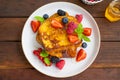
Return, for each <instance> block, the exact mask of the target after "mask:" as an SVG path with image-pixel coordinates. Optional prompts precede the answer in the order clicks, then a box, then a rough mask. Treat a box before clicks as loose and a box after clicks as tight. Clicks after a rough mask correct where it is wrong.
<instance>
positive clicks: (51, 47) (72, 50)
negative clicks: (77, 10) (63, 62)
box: [37, 14, 81, 57]
mask: <svg viewBox="0 0 120 80" xmlns="http://www.w3.org/2000/svg"><path fill="white" fill-rule="evenodd" d="M63 17H67V18H68V19H69V22H71V21H73V22H75V23H76V24H78V22H77V20H76V18H75V17H73V16H69V15H68V14H67V15H66V16H59V15H58V14H54V15H52V16H51V17H50V18H48V19H47V20H45V21H44V22H43V23H42V25H41V26H40V28H39V30H38V34H37V41H38V42H39V43H40V44H42V45H43V47H44V48H45V50H46V51H47V52H48V54H50V55H51V56H57V57H75V55H76V49H77V47H78V46H80V45H81V41H78V42H77V43H71V42H70V41H69V40H68V37H67V33H66V30H65V28H66V27H67V24H66V25H64V28H62V29H61V28H60V29H59V28H58V29H56V28H53V27H52V26H51V20H52V19H55V20H57V21H59V22H60V23H61V24H62V21H61V20H62V18H63Z"/></svg>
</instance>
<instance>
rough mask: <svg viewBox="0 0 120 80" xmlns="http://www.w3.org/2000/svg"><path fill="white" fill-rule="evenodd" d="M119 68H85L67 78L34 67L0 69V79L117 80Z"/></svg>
mask: <svg viewBox="0 0 120 80" xmlns="http://www.w3.org/2000/svg"><path fill="white" fill-rule="evenodd" d="M119 74H120V68H112V69H87V70H85V71H84V72H83V73H81V74H78V75H76V76H73V77H68V78H62V79H58V78H52V77H48V76H46V75H44V74H42V73H39V72H38V71H36V70H35V69H6V70H0V80H118V79H120V76H119Z"/></svg>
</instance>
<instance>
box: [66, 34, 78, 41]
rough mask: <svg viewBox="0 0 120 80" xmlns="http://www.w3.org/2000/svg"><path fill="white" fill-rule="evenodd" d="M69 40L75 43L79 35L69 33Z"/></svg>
mask: <svg viewBox="0 0 120 80" xmlns="http://www.w3.org/2000/svg"><path fill="white" fill-rule="evenodd" d="M68 40H69V41H70V42H72V43H74V42H77V41H78V40H79V39H78V36H76V35H72V34H70V35H68Z"/></svg>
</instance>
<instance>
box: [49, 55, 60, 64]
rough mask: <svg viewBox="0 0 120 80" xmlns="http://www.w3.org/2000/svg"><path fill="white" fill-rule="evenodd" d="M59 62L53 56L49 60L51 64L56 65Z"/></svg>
mask: <svg viewBox="0 0 120 80" xmlns="http://www.w3.org/2000/svg"><path fill="white" fill-rule="evenodd" d="M59 60H60V59H59V58H58V57H55V56H52V57H51V59H50V61H51V62H52V63H57V62H58V61H59Z"/></svg>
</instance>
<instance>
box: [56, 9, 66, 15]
mask: <svg viewBox="0 0 120 80" xmlns="http://www.w3.org/2000/svg"><path fill="white" fill-rule="evenodd" d="M57 14H58V15H59V16H65V15H66V12H65V11H63V10H61V9H59V10H58V11H57Z"/></svg>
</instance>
